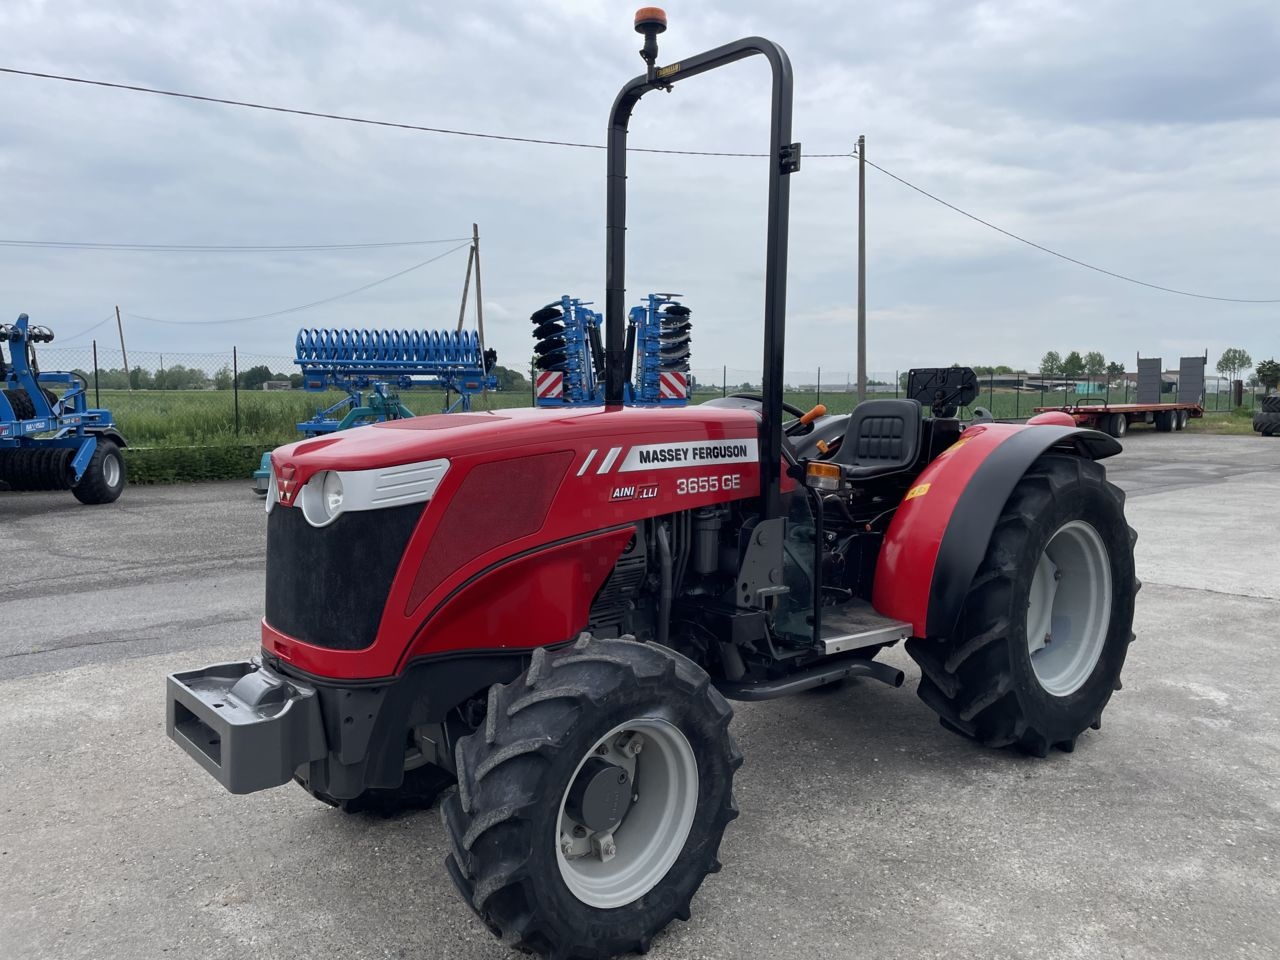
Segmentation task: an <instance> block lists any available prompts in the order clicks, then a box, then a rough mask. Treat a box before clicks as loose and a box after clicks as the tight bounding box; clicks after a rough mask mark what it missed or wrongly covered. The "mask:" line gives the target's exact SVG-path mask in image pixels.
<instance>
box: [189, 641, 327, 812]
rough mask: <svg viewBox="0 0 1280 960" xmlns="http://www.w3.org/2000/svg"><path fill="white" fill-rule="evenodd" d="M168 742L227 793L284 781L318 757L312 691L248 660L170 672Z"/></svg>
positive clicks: (321, 750) (320, 739)
mask: <svg viewBox="0 0 1280 960" xmlns="http://www.w3.org/2000/svg"><path fill="white" fill-rule="evenodd" d="M166 687H167V700H168V704H167V710H166V714H167V716H166V723H165V729H166V732H167V733H168V734H169V737H170V738H171V739H172V740H173V741H174V742H175V743H177V744H178V745H179V746H181V747H182V749H184V750H186V751H187V753H189V754H190V755H191V756H192V757H193V758H194V759H195V761H196V762H197V763H198V764H200V766H202V767H204V768H205V769H206V770H207V771H209V773H211V774H212V775H213V777H214V778H215V779H216V780H217V781H218V782H219V783H220V784H222V785H223V786H224V787H226V788H227V789H228V790H229V791H231V792H232V793H253V792H254V791H256V790H265V789H267V788H268V787H277V786H280V785H281V784H284V783H288V782H289V781H290V780H291V779H292V778H293V775H294V771H295V770H297V768H298V767H300V766H302V765H303V764H305V763H310V762H311V761H313V760H320V759H323V758H324V756H325V753H326V747H325V735H324V726H323V723H322V721H321V717H320V701H319V698H318V697H317V696H316V691H315V689H314V688H312V687H310V686H307V685H306V684H304V683H299V682H298V681H296V680H292V679H289V678H287V677H283V676H281V675H279V674H277V673H275V672H273V671H272V670H271V669H270V668H268V667H264V666H262V665H261V664H260V663H258V662H257V661H256V660H240V661H236V662H234V663H218V664H214V665H213V666H211V667H205V668H204V669H203V670H188V671H184V672H182V673H172V674H170V675H169V677H168V679H167V681H166Z"/></svg>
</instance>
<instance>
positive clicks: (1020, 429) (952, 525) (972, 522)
mask: <svg viewBox="0 0 1280 960" xmlns="http://www.w3.org/2000/svg"><path fill="white" fill-rule="evenodd" d="M1049 450H1058V451H1061V452H1063V453H1068V454H1072V455H1075V456H1080V457H1086V458H1088V459H1091V460H1101V459H1103V458H1104V457H1110V456H1113V455H1114V454H1117V453H1119V452H1120V450H1121V446H1120V444H1119V443H1118V442H1117V441H1116V440H1115V439H1113V438H1112V437H1109V436H1107V435H1106V434H1104V433H1099V432H1098V431H1096V430H1088V429H1084V428H1081V427H1067V426H1061V425H1049V424H1042V425H1023V424H1007V423H983V424H980V425H977V426H972V427H969V428H968V429H967V430H965V431H964V433H962V434H961V435H960V439H959V440H957V441H956V442H955V443H954V444H952V445H951V446H950V447H948V448H947V449H946V450H944V451H943V452H942V453H941V454H939V455H938V456H937V457H936V458H935V459H934V461H933V462H932V463H930V464H929V466H927V467H926V468H925V469H924V470H923V471H922V472H921V474H920V476H919V477H917V478H916V481H915V484H914V485H913V486H912V487H911V489H910V490H908V491H907V493H906V495H905V496H904V498H903V501H902V503H901V504H899V506H898V509H897V511H896V513H895V514H894V518H893V521H892V522H891V523H890V524H889V529H888V531H887V532H886V533H885V539H884V544H883V545H882V546H881V549H880V555H879V557H878V559H877V561H876V575H875V584H874V588H873V592H872V602H873V604H874V606H875V608H876V609H877V610H878V611H880V612H881V613H883V614H885V615H886V616H890V617H894V618H896V619H899V620H905V621H908V622H910V623H911V625H912V630H913V632H914V634H915V635H916V636H919V637H945V636H949V635H950V634H951V633H952V631H953V629H954V628H955V624H956V620H957V619H958V618H959V616H960V607H961V604H962V603H963V602H964V597H965V594H966V593H967V592H968V590H969V585H970V583H972V581H973V578H974V575H975V574H976V573H977V571H978V566H979V564H981V563H982V558H983V556H984V555H985V553H986V550H987V543H988V542H989V541H990V539H991V534H992V532H993V531H994V530H995V525H996V521H997V520H998V519H999V517H1000V512H1001V510H1003V509H1004V505H1005V502H1006V501H1007V500H1008V499H1009V495H1010V494H1011V493H1013V488H1014V487H1015V486H1016V485H1017V483H1018V481H1019V480H1021V479H1022V476H1023V474H1025V473H1026V472H1027V470H1028V468H1030V466H1031V465H1032V464H1033V463H1034V462H1035V461H1036V460H1037V459H1038V458H1039V457H1040V456H1041V455H1042V454H1044V453H1046V452H1048V451H1049Z"/></svg>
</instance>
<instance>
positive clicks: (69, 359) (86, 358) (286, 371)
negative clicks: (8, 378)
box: [38, 342, 1262, 446]
mask: <svg viewBox="0 0 1280 960" xmlns="http://www.w3.org/2000/svg"><path fill="white" fill-rule="evenodd" d="M38 362H39V364H40V366H41V367H42V368H43V369H46V370H69V371H74V372H76V373H78V374H79V375H80V376H81V377H83V378H84V381H85V384H86V389H87V391H88V395H89V400H90V402H91V404H92V405H93V406H98V407H105V408H107V409H109V410H111V411H112V413H113V414H114V415H115V417H116V420H117V422H118V423H119V424H120V426H121V429H122V431H123V432H124V434H125V436H126V437H127V438H128V439H129V441H130V443H131V444H134V445H138V446H159V445H174V446H181V445H199V444H206V445H217V444H219V443H242V442H255V443H256V442H261V443H262V444H263V445H269V444H278V443H284V442H287V441H289V440H292V439H295V438H296V437H297V436H298V433H297V429H296V427H297V424H298V423H299V422H300V421H303V420H307V419H309V418H310V417H312V416H313V415H314V414H315V413H316V412H317V411H318V410H321V409H323V408H325V407H328V406H329V405H331V404H333V403H334V402H336V401H337V400H339V399H341V397H343V396H344V394H342V393H339V392H337V391H333V392H330V393H314V392H308V391H304V390H302V389H301V385H302V377H301V374H300V373H299V369H298V366H297V364H296V363H295V362H294V358H293V357H292V356H281V355H266V354H254V353H242V352H240V351H239V350H238V349H237V348H236V347H228V348H227V349H225V350H222V351H215V352H205V353H194V352H188V353H183V352H170V351H165V352H158V351H134V350H130V351H129V352H128V355H127V357H126V356H125V355H124V354H123V353H122V352H121V351H120V349H119V347H109V346H106V345H103V344H99V343H97V342H91V343H88V344H86V345H85V346H82V347H56V346H51V347H45V348H41V349H40V350H39V352H38ZM532 373H533V372H532V369H529V370H526V371H520V372H516V371H513V370H509V371H507V372H506V375H504V376H502V377H500V387H499V389H498V390H496V391H491V392H487V393H485V394H483V395H481V396H479V397H476V398H475V401H474V403H473V407H474V408H478V409H482V410H483V409H502V408H508V407H528V406H531V405H532V404H533V389H532V382H533V375H532ZM760 379H761V378H760V371H759V370H747V369H741V368H734V367H728V366H721V367H718V368H717V367H697V368H694V369H693V370H692V371H691V378H690V385H691V388H692V397H691V399H692V401H693V402H694V403H698V402H701V401H703V400H707V399H711V398H712V397H716V396H725V395H728V394H732V393H747V394H758V393H759V392H760V390H761V382H760ZM783 379H784V394H785V399H786V401H787V402H788V403H790V404H791V405H793V406H796V407H801V408H804V409H808V408H809V407H811V406H813V405H815V404H817V403H822V404H824V405H826V407H827V408H828V410H830V411H831V412H833V413H845V412H848V411H850V410H852V409H853V407H854V405H855V404H856V403H857V398H858V391H857V378H856V374H855V373H854V372H853V371H852V370H834V369H826V368H823V367H815V368H813V369H809V370H788V371H786V372H785V374H784V378H783ZM979 384H980V388H981V389H980V393H979V396H978V398H977V399H976V400H975V401H974V405H975V406H977V405H980V406H983V407H986V408H987V409H988V410H990V411H991V413H992V415H993V416H995V417H996V418H997V419H1011V420H1017V419H1023V418H1026V417H1028V416H1031V415H1032V413H1033V412H1034V411H1035V409H1036V408H1038V407H1062V406H1069V405H1073V404H1077V403H1133V402H1135V400H1136V377H1135V376H1134V375H1130V374H1126V375H1124V376H1123V377H1114V378H1096V379H1091V378H1079V377H1076V378H1063V377H1043V376H1040V375H1039V374H1038V373H1035V372H1032V371H1013V372H1007V373H994V372H986V373H983V374H981V375H980V376H979ZM1231 384H1232V381H1230V380H1228V379H1227V378H1225V377H1207V378H1206V382H1205V394H1204V396H1203V404H1204V407H1205V409H1206V410H1207V411H1210V412H1215V411H1217V412H1227V411H1230V410H1233V409H1239V408H1240V407H1243V408H1244V409H1245V410H1248V411H1251V410H1252V409H1253V408H1254V407H1255V406H1256V405H1257V402H1258V398H1259V397H1260V396H1262V394H1261V393H1259V392H1255V391H1252V390H1248V389H1246V390H1245V391H1244V392H1243V394H1242V395H1241V396H1240V398H1239V400H1240V403H1238V404H1237V403H1235V402H1234V401H1235V399H1236V398H1235V397H1233V395H1232V389H1231ZM905 386H906V371H905V370H891V371H890V370H878V371H872V372H870V373H868V377H867V394H868V396H871V397H899V396H902V395H903V393H904V390H905ZM1163 389H1164V391H1165V392H1164V393H1163V394H1162V396H1161V399H1162V400H1166V401H1184V402H1195V401H1197V400H1200V399H1201V398H1199V397H1194V398H1193V397H1180V396H1179V394H1178V383H1177V377H1174V376H1170V375H1166V377H1165V382H1164V384H1163ZM402 399H403V400H404V402H405V404H406V406H408V407H409V408H410V409H411V410H413V411H414V412H415V413H419V414H421V413H435V412H438V411H439V410H442V409H444V406H445V402H446V399H445V395H444V393H443V392H442V391H438V390H425V389H415V390H412V391H408V392H407V393H405V394H404V395H403V397H402Z"/></svg>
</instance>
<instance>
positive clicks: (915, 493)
mask: <svg viewBox="0 0 1280 960" xmlns="http://www.w3.org/2000/svg"><path fill="white" fill-rule="evenodd" d="M928 492H929V484H927V483H922V484H920V485H919V486H918V487H912V488H911V489H910V490H908V491H907V496H906V498H905V499H907V500H914V499H915V498H916V497H923V496H924V495H925V494H926V493H928Z"/></svg>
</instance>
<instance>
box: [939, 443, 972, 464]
mask: <svg viewBox="0 0 1280 960" xmlns="http://www.w3.org/2000/svg"><path fill="white" fill-rule="evenodd" d="M971 439H973V438H972V437H961V438H960V439H959V440H957V441H956V442H955V443H953V444H952V445H951V446H949V447H947V449H945V450H943V451H942V452H941V453H940V454H938V457H945V456H946V455H947V454H949V453H955V452H956V451H957V450H959V449H960V448H961V447H963V446H964V445H965V444H966V443H968V442H969V441H970V440H971ZM938 457H934V459H935V460H936V459H938Z"/></svg>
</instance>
